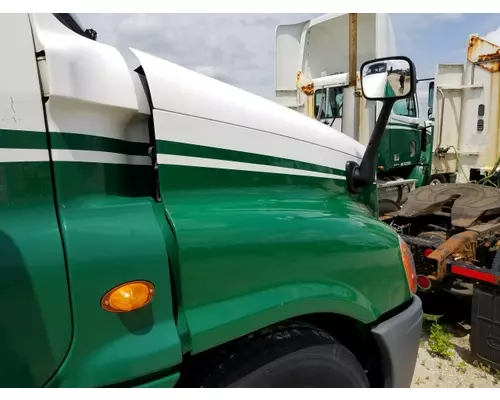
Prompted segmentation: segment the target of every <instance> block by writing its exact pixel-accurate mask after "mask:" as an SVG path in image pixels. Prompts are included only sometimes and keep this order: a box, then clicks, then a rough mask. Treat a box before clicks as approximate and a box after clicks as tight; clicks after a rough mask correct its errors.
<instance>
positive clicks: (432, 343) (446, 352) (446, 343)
mask: <svg viewBox="0 0 500 400" xmlns="http://www.w3.org/2000/svg"><path fill="white" fill-rule="evenodd" d="M428 344H429V348H430V349H431V351H432V352H433V353H434V354H435V355H437V356H439V357H443V358H449V357H451V356H452V355H453V351H452V350H453V344H452V343H451V335H450V334H449V333H448V332H446V331H445V329H444V328H443V327H442V326H441V325H439V324H437V323H433V324H432V326H431V330H430V335H429V341H428Z"/></svg>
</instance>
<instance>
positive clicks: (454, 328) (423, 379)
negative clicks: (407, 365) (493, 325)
mask: <svg viewBox="0 0 500 400" xmlns="http://www.w3.org/2000/svg"><path fill="white" fill-rule="evenodd" d="M435 320H436V318H435V317H432V316H427V315H426V318H425V320H424V327H423V330H422V340H421V343H420V349H419V352H418V359H417V365H416V367H415V373H414V375H413V382H412V385H411V387H414V388H419V387H421V388H433V387H443V388H474V387H481V388H500V372H498V371H495V370H490V368H488V367H485V366H484V365H480V364H478V363H477V362H474V361H472V359H471V355H470V344H469V332H470V326H469V325H466V324H458V323H454V324H451V325H448V324H446V325H444V324H443V325H442V326H443V327H444V328H445V330H446V331H447V332H449V333H451V335H452V336H451V340H450V342H451V343H452V344H453V350H452V356H451V357H449V358H448V359H445V358H442V357H439V356H436V355H434V354H433V353H432V351H430V348H429V342H428V337H429V332H430V327H431V325H432V323H433V322H434V321H435Z"/></svg>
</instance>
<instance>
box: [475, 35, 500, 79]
mask: <svg viewBox="0 0 500 400" xmlns="http://www.w3.org/2000/svg"><path fill="white" fill-rule="evenodd" d="M484 44H488V45H489V46H490V47H493V48H495V47H498V46H496V45H495V44H494V43H491V42H489V41H487V40H484V39H482V38H480V37H477V36H472V37H471V38H469V45H468V47H467V59H468V60H469V61H471V62H474V61H475V60H474V59H475V56H477V61H478V62H479V63H481V64H479V67H481V68H483V69H485V70H487V71H489V72H499V71H500V49H498V50H497V51H494V52H492V53H485V54H477V53H478V52H479V51H480V47H481V46H482V45H484Z"/></svg>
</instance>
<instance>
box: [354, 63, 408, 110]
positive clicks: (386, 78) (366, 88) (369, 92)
mask: <svg viewBox="0 0 500 400" xmlns="http://www.w3.org/2000/svg"><path fill="white" fill-rule="evenodd" d="M360 75H361V91H362V92H363V96H364V97H365V98H366V99H367V100H378V101H384V100H391V99H392V100H399V99H404V98H406V97H408V96H409V95H411V94H413V93H414V92H415V88H416V86H417V77H416V74H415V66H414V64H413V63H412V62H411V60H410V59H408V58H407V57H386V58H378V59H376V60H370V61H366V62H364V63H363V65H362V66H361V68H360Z"/></svg>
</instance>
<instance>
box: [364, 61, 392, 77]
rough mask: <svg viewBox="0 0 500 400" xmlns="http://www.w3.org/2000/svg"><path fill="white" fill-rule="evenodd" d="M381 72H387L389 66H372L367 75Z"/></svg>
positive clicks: (383, 64) (381, 64)
mask: <svg viewBox="0 0 500 400" xmlns="http://www.w3.org/2000/svg"><path fill="white" fill-rule="evenodd" d="M381 72H387V65H386V64H385V63H380V64H374V65H371V66H370V68H368V71H367V72H366V75H371V74H379V73H381Z"/></svg>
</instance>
